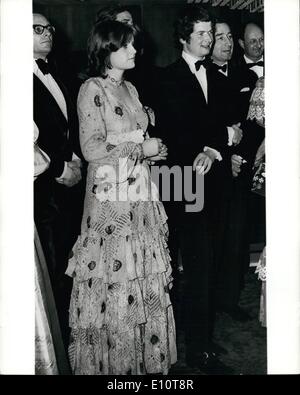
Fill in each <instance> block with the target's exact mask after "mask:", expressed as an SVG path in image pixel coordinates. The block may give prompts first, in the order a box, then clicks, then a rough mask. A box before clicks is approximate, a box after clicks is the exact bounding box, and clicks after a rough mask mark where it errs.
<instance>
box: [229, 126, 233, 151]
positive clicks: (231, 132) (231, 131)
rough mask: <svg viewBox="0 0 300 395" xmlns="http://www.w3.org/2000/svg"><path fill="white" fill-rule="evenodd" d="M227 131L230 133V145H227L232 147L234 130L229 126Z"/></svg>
mask: <svg viewBox="0 0 300 395" xmlns="http://www.w3.org/2000/svg"><path fill="white" fill-rule="evenodd" d="M227 131H228V143H227V145H229V146H231V145H232V140H233V137H234V129H233V127H231V126H227Z"/></svg>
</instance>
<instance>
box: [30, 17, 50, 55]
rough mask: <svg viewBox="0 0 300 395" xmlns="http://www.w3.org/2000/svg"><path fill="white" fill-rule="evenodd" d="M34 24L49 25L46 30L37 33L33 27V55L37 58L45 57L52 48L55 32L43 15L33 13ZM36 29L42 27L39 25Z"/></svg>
mask: <svg viewBox="0 0 300 395" xmlns="http://www.w3.org/2000/svg"><path fill="white" fill-rule="evenodd" d="M33 25H41V26H47V28H45V29H44V32H43V33H41V34H37V33H36V32H35V30H34V29H33V56H34V58H35V59H39V58H42V59H45V58H46V57H47V55H48V54H49V53H50V52H51V50H52V42H53V34H52V31H51V30H52V29H51V27H50V26H51V25H50V23H49V21H48V19H46V18H45V17H44V16H43V15H41V14H33ZM36 29H42V28H40V27H39V26H37V27H36Z"/></svg>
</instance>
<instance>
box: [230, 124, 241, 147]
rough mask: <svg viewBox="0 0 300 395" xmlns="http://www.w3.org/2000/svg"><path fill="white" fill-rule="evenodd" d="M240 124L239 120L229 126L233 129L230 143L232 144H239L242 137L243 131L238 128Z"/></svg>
mask: <svg viewBox="0 0 300 395" xmlns="http://www.w3.org/2000/svg"><path fill="white" fill-rule="evenodd" d="M240 126H241V123H240V122H239V123H237V124H235V125H232V126H231V127H232V128H233V130H234V135H233V139H232V143H233V144H234V145H238V144H240V142H241V140H242V138H243V131H242V129H240Z"/></svg>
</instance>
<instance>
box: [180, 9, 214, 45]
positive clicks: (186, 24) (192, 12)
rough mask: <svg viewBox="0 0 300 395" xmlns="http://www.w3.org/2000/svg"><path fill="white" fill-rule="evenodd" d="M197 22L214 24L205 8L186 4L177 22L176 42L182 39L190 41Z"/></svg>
mask: <svg viewBox="0 0 300 395" xmlns="http://www.w3.org/2000/svg"><path fill="white" fill-rule="evenodd" d="M197 22H212V25H214V23H213V22H214V21H213V19H212V16H211V15H210V13H209V12H208V11H207V10H206V9H205V8H203V7H201V6H199V5H196V4H195V5H191V4H189V5H187V6H185V7H184V9H183V10H182V12H181V13H180V15H179V17H178V19H177V21H176V22H175V40H176V42H177V43H178V41H179V40H180V39H183V40H185V41H187V42H189V40H190V35H191V34H192V33H193V30H194V24H195V23H197Z"/></svg>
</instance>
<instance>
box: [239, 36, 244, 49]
mask: <svg viewBox="0 0 300 395" xmlns="http://www.w3.org/2000/svg"><path fill="white" fill-rule="evenodd" d="M238 42H239V44H240V46H241V47H242V48H243V49H245V43H244V40H242V39H240V38H239V40H238Z"/></svg>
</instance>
